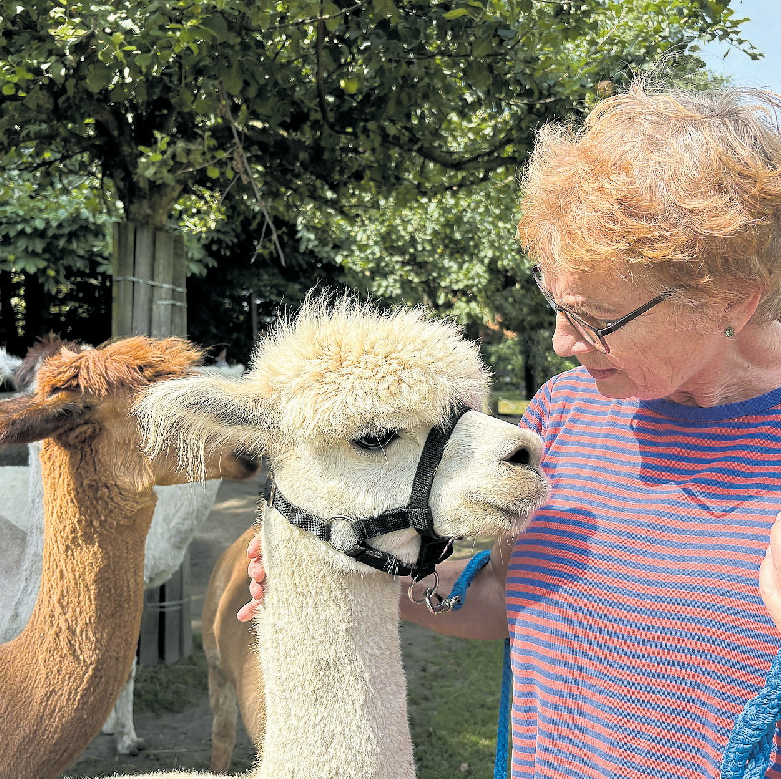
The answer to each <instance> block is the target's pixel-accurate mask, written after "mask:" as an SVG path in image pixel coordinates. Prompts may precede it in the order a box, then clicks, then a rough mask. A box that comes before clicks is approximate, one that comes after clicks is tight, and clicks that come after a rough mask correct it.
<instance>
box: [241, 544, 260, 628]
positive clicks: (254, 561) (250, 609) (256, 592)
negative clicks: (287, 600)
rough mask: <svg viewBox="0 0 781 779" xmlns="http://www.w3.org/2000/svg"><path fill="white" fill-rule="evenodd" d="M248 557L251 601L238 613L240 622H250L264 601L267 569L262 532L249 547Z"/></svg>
mask: <svg viewBox="0 0 781 779" xmlns="http://www.w3.org/2000/svg"><path fill="white" fill-rule="evenodd" d="M247 557H249V565H248V566H247V574H248V575H249V578H250V580H251V581H250V584H249V594H250V598H251V600H250V602H249V603H245V604H244V605H243V606H242V607H241V608H240V609H239V610H238V612H237V613H236V618H237V619H238V620H239V621H240V622H249V621H250V620H251V619H252V618H253V617H254V616H255V613H256V612H257V610H258V606H260V604H261V603H263V582H264V581H265V580H266V571H265V569H264V568H263V561H262V558H261V549H260V534H258V535H256V536H255V537H254V538H253V539H252V541H250V542H249V546H248V547H247Z"/></svg>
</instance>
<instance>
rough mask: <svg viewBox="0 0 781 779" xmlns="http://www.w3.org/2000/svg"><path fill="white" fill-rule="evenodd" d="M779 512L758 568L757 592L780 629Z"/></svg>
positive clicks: (780, 542)
mask: <svg viewBox="0 0 781 779" xmlns="http://www.w3.org/2000/svg"><path fill="white" fill-rule="evenodd" d="M779 520H781V512H779V513H778V514H777V515H776V521H775V524H774V525H773V527H772V528H771V530H770V545H769V546H768V548H767V552H766V553H765V559H764V560H763V561H762V566H761V567H760V569H759V592H760V594H761V595H762V600H763V601H765V607H766V608H767V611H768V614H770V618H771V619H772V620H773V622H775V623H776V627H777V628H778V629H779V630H781V521H779Z"/></svg>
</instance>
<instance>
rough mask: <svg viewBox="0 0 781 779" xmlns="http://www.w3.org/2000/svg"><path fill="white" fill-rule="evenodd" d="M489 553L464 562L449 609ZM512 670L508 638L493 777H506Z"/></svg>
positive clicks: (462, 595)
mask: <svg viewBox="0 0 781 779" xmlns="http://www.w3.org/2000/svg"><path fill="white" fill-rule="evenodd" d="M490 559H491V553H490V552H489V551H488V550H485V551H483V552H478V553H477V554H476V555H475V556H474V557H472V559H471V560H470V561H469V562H468V563H467V564H466V567H465V568H464V570H463V571H462V572H461V575H460V576H459V577H458V579H456V583H455V584H454V585H453V589H452V590H451V592H450V595H449V596H448V601H450V602H451V604H452V605H451V607H450V608H451V611H458V610H459V609H460V608H461V607H462V606H463V605H464V603H465V602H466V591H467V589H468V588H469V585H470V584H471V583H472V581H473V580H474V578H475V576H477V574H478V573H480V571H482V570H483V568H485V566H486V565H488V561H489V560H490ZM512 680H513V677H512V671H511V668H510V639H509V638H507V639H505V641H504V660H503V662H502V694H501V697H500V699H499V722H498V724H497V728H496V730H497V733H496V757H495V758H494V779H506V778H507V765H508V761H509V743H510V699H511V698H512Z"/></svg>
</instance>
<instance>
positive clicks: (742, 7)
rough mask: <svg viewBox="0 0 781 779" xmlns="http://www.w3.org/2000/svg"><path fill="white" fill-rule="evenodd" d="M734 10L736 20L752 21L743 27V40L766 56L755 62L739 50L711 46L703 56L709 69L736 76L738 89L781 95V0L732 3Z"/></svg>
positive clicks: (747, 0)
mask: <svg viewBox="0 0 781 779" xmlns="http://www.w3.org/2000/svg"><path fill="white" fill-rule="evenodd" d="M730 8H732V9H733V11H734V12H735V18H737V19H743V18H749V19H750V21H748V22H745V23H744V24H742V25H741V30H742V31H743V36H742V37H744V38H746V39H747V40H749V41H751V42H752V43H753V44H754V46H756V47H757V48H758V49H759V50H760V51H761V52H763V53H764V55H765V56H764V57H763V58H762V59H760V60H756V61H753V60H751V58H750V57H748V56H746V55H745V54H743V53H742V52H741V51H738V50H737V49H728V48H727V47H725V46H723V45H721V44H709V45H708V46H706V47H705V48H704V51H703V54H702V55H701V56H702V58H703V59H704V60H705V63H706V65H707V66H708V69H709V70H712V71H713V72H714V73H720V74H722V75H729V76H732V78H733V80H734V82H735V84H736V85H738V86H750V87H768V88H770V89H772V90H773V91H774V92H778V93H779V94H781V0H732V3H731V4H730ZM725 52H726V53H727V56H726V57H724V58H723V55H724V54H725Z"/></svg>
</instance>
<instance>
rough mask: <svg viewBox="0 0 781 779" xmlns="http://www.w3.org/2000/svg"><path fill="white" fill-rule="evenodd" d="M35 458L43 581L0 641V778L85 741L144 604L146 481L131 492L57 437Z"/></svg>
mask: <svg viewBox="0 0 781 779" xmlns="http://www.w3.org/2000/svg"><path fill="white" fill-rule="evenodd" d="M41 461H42V475H43V481H44V551H43V576H42V580H41V587H40V590H39V593H38V599H37V601H36V605H35V608H34V610H33V613H32V616H31V617H30V620H29V622H28V623H27V626H26V627H25V629H24V630H23V631H22V633H21V634H20V635H19V636H17V638H15V639H14V640H13V641H10V642H8V643H6V644H3V645H2V646H0V742H2V743H3V747H4V749H3V755H4V757H6V760H4V761H3V762H2V764H0V779H4V778H5V777H11V776H13V777H14V779H19V778H20V777H35V778H36V779H39V778H41V777H44V778H45V777H49V776H52V777H53V776H57V775H58V774H59V772H60V771H61V770H62V767H64V766H63V762H64V761H65V763H66V765H67V762H69V760H68V758H69V756H70V759H72V758H74V757H76V756H77V755H78V754H79V753H80V752H81V751H82V750H83V749H84V748H86V747H87V746H88V745H89V743H90V741H91V740H92V738H93V737H94V736H95V735H96V734H97V733H98V732H99V731H100V727H101V725H102V724H103V722H104V721H105V719H106V717H107V716H108V714H109V712H110V711H111V707H112V706H113V703H114V698H115V697H116V695H117V693H118V692H119V690H120V688H121V687H122V685H123V684H124V682H125V681H126V679H127V675H128V672H129V670H130V666H131V663H132V660H133V656H134V654H135V649H136V645H137V640H138V632H139V628H140V621H141V612H142V609H143V567H144V538H145V535H146V532H147V530H148V528H149V524H150V522H151V520H152V513H153V511H154V497H153V495H152V491H151V488H150V490H149V493H150V494H149V495H148V496H147V495H146V494H145V495H143V496H140V495H136V496H133V497H134V498H135V501H134V500H132V499H128V496H127V495H125V496H122V495H120V494H119V492H118V491H116V490H115V489H114V488H113V487H112V485H110V484H106V482H105V480H104V481H101V480H100V479H99V475H98V474H95V473H91V472H90V463H88V462H86V461H85V460H81V461H79V462H78V463H76V462H74V461H73V458H72V456H71V455H69V454H68V453H67V452H66V451H64V450H62V449H61V448H59V447H58V446H56V445H55V444H54V442H53V441H47V442H46V445H45V447H44V451H43V453H42V455H41ZM55 766H56V767H59V770H57V768H56V767H55ZM8 771H11V772H12V773H8Z"/></svg>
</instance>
